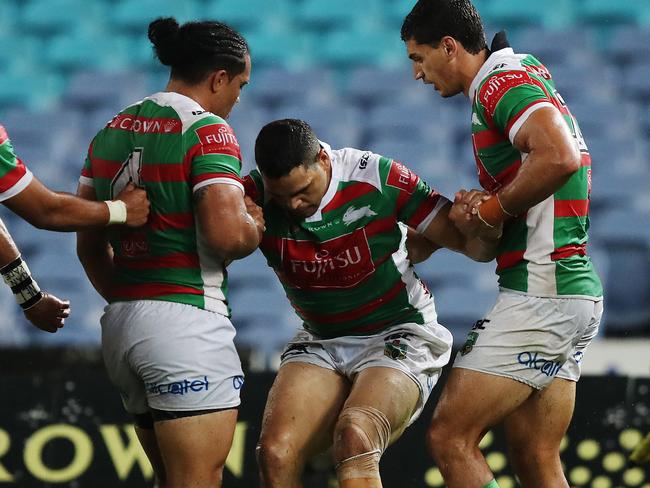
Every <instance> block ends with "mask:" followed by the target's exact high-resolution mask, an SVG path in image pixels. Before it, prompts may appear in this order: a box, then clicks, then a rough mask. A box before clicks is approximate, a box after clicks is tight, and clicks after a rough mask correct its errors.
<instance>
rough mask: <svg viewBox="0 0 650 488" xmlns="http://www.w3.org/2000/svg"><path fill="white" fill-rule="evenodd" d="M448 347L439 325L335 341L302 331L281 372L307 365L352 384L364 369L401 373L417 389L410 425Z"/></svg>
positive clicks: (448, 338) (449, 340)
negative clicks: (294, 365)
mask: <svg viewBox="0 0 650 488" xmlns="http://www.w3.org/2000/svg"><path fill="white" fill-rule="evenodd" d="M452 343H453V339H452V336H451V332H449V331H448V330H447V329H446V328H444V327H443V326H442V325H440V324H438V323H437V322H432V323H428V324H425V325H419V324H414V323H406V324H399V325H395V326H392V327H390V328H388V329H386V330H383V331H381V332H380V333H378V334H373V335H363V336H342V337H335V338H333V339H320V338H318V337H317V336H315V335H314V334H312V333H310V332H309V331H307V330H305V329H301V330H299V331H298V333H297V334H296V336H295V337H294V338H293V339H292V340H291V342H289V344H287V347H286V348H285V350H284V352H283V353H282V362H281V365H280V367H282V365H283V364H287V363H292V362H301V363H308V364H313V365H315V366H320V367H322V368H326V369H330V370H333V371H336V372H337V373H339V374H341V375H343V376H345V377H347V378H350V379H352V378H353V377H354V376H355V375H356V374H357V373H359V372H360V371H363V370H364V369H366V368H372V367H378V366H379V367H385V368H394V369H397V370H400V371H402V372H403V373H404V374H405V375H406V376H407V377H408V378H410V379H411V380H413V381H414V382H415V384H416V385H417V387H418V389H419V390H420V398H419V401H418V405H417V407H416V409H415V411H414V412H413V415H412V416H411V418H410V420H409V425H410V424H412V423H413V422H415V420H416V419H417V418H418V417H419V416H420V413H421V412H422V409H423V408H424V405H425V403H426V402H427V399H428V398H429V395H430V394H431V390H433V387H434V386H435V384H436V383H437V381H438V378H439V377H440V372H441V370H442V368H443V366H445V365H446V364H447V363H448V362H449V359H450V357H451V346H452Z"/></svg>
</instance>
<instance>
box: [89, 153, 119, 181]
mask: <svg viewBox="0 0 650 488" xmlns="http://www.w3.org/2000/svg"><path fill="white" fill-rule="evenodd" d="M123 164H124V163H123V162H122V161H111V160H109V159H101V158H95V157H92V156H91V157H90V165H91V168H92V176H93V177H95V178H107V179H109V180H111V179H113V177H114V176H115V175H116V174H117V172H118V171H119V170H120V168H121V167H122V165H123Z"/></svg>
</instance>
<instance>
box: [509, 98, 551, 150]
mask: <svg viewBox="0 0 650 488" xmlns="http://www.w3.org/2000/svg"><path fill="white" fill-rule="evenodd" d="M544 107H553V108H555V105H553V104H552V103H551V102H548V101H546V100H539V101H537V102H533V103H532V105H529V106H528V108H527V109H525V110H524V112H523V113H522V114H521V115H520V116H519V118H518V119H516V120H515V121H514V123H513V124H512V126H511V127H510V130H509V131H508V139H510V143H511V144H514V140H515V137H516V136H517V132H519V129H521V127H522V126H523V125H524V124H525V123H526V121H527V120H528V118H529V117H530V116H531V115H532V114H533V113H534V112H535V111H537V110H539V109H540V108H544Z"/></svg>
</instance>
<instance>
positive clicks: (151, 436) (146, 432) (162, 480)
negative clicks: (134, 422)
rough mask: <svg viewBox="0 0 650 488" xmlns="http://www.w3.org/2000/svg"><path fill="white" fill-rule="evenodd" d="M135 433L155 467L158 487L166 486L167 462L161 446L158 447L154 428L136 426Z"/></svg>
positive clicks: (152, 465)
mask: <svg viewBox="0 0 650 488" xmlns="http://www.w3.org/2000/svg"><path fill="white" fill-rule="evenodd" d="M135 433H136V435H137V436H138V440H139V441H140V444H141V445H142V448H143V449H144V452H145V454H146V455H147V458H148V459H149V462H150V463H151V467H152V468H153V472H154V475H155V476H156V488H166V487H167V475H166V474H165V464H164V463H163V459H162V455H161V454H160V448H159V447H158V441H157V440H156V434H155V432H154V430H153V429H144V428H142V427H138V426H136V427H135Z"/></svg>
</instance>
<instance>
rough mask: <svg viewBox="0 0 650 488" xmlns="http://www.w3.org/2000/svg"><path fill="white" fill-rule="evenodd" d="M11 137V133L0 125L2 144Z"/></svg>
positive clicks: (0, 140)
mask: <svg viewBox="0 0 650 488" xmlns="http://www.w3.org/2000/svg"><path fill="white" fill-rule="evenodd" d="M8 139H9V134H7V131H6V130H5V128H4V127H3V126H2V125H0V144H4V143H5V141H7V140H8Z"/></svg>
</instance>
